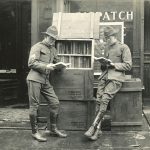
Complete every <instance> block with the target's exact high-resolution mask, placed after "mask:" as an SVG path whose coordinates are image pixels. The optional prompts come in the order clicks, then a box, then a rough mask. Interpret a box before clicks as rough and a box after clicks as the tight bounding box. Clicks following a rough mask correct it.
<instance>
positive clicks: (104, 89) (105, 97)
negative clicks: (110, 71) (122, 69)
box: [96, 76, 122, 112]
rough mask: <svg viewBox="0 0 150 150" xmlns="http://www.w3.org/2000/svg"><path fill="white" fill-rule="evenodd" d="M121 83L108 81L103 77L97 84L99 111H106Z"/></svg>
mask: <svg viewBox="0 0 150 150" xmlns="http://www.w3.org/2000/svg"><path fill="white" fill-rule="evenodd" d="M121 87H122V82H120V81H116V80H108V79H107V76H104V77H103V78H102V79H101V80H100V81H99V84H98V89H97V95H96V96H97V104H98V105H99V110H100V111H101V112H105V111H106V110H107V106H108V103H109V101H110V100H111V99H113V98H114V96H115V95H116V94H117V92H118V91H119V90H120V89H121Z"/></svg>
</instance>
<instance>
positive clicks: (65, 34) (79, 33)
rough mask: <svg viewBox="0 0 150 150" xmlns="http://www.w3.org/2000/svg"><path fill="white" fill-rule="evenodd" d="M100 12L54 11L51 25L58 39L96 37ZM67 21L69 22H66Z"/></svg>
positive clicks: (97, 35) (97, 36)
mask: <svg viewBox="0 0 150 150" xmlns="http://www.w3.org/2000/svg"><path fill="white" fill-rule="evenodd" d="M100 15H101V14H100V13H99V12H97V13H93V12H90V13H61V12H60V13H54V14H53V25H55V26H56V27H57V28H58V37H59V38H60V39H72V38H76V39H81V38H87V39H91V38H94V39H98V38H99V18H100ZM68 22H69V23H68Z"/></svg>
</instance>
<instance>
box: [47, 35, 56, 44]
mask: <svg viewBox="0 0 150 150" xmlns="http://www.w3.org/2000/svg"><path fill="white" fill-rule="evenodd" d="M45 40H46V42H47V43H49V44H50V45H54V44H55V41H56V39H55V38H53V37H51V36H47V37H46V39H45Z"/></svg>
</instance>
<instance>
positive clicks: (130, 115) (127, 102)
mask: <svg viewBox="0 0 150 150" xmlns="http://www.w3.org/2000/svg"><path fill="white" fill-rule="evenodd" d="M110 110H111V113H110V114H111V130H119V131H120V130H141V127H142V84H141V80H140V79H137V78H133V79H131V80H126V81H125V82H124V83H123V87H122V88H121V90H120V91H119V93H118V94H117V95H116V97H115V98H114V99H113V100H112V101H111V102H110Z"/></svg>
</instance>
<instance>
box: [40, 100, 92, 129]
mask: <svg viewBox="0 0 150 150" xmlns="http://www.w3.org/2000/svg"><path fill="white" fill-rule="evenodd" d="M94 108H95V107H94V101H60V112H59V117H58V127H59V129H63V130H86V129H87V128H88V127H89V126H90V125H91V122H92V121H93V117H94V110H95V109H94ZM38 114H39V115H38V120H39V122H42V123H46V122H47V121H48V126H49V123H50V121H49V117H48V115H49V107H48V105H46V104H41V105H40V108H39V112H38Z"/></svg>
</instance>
